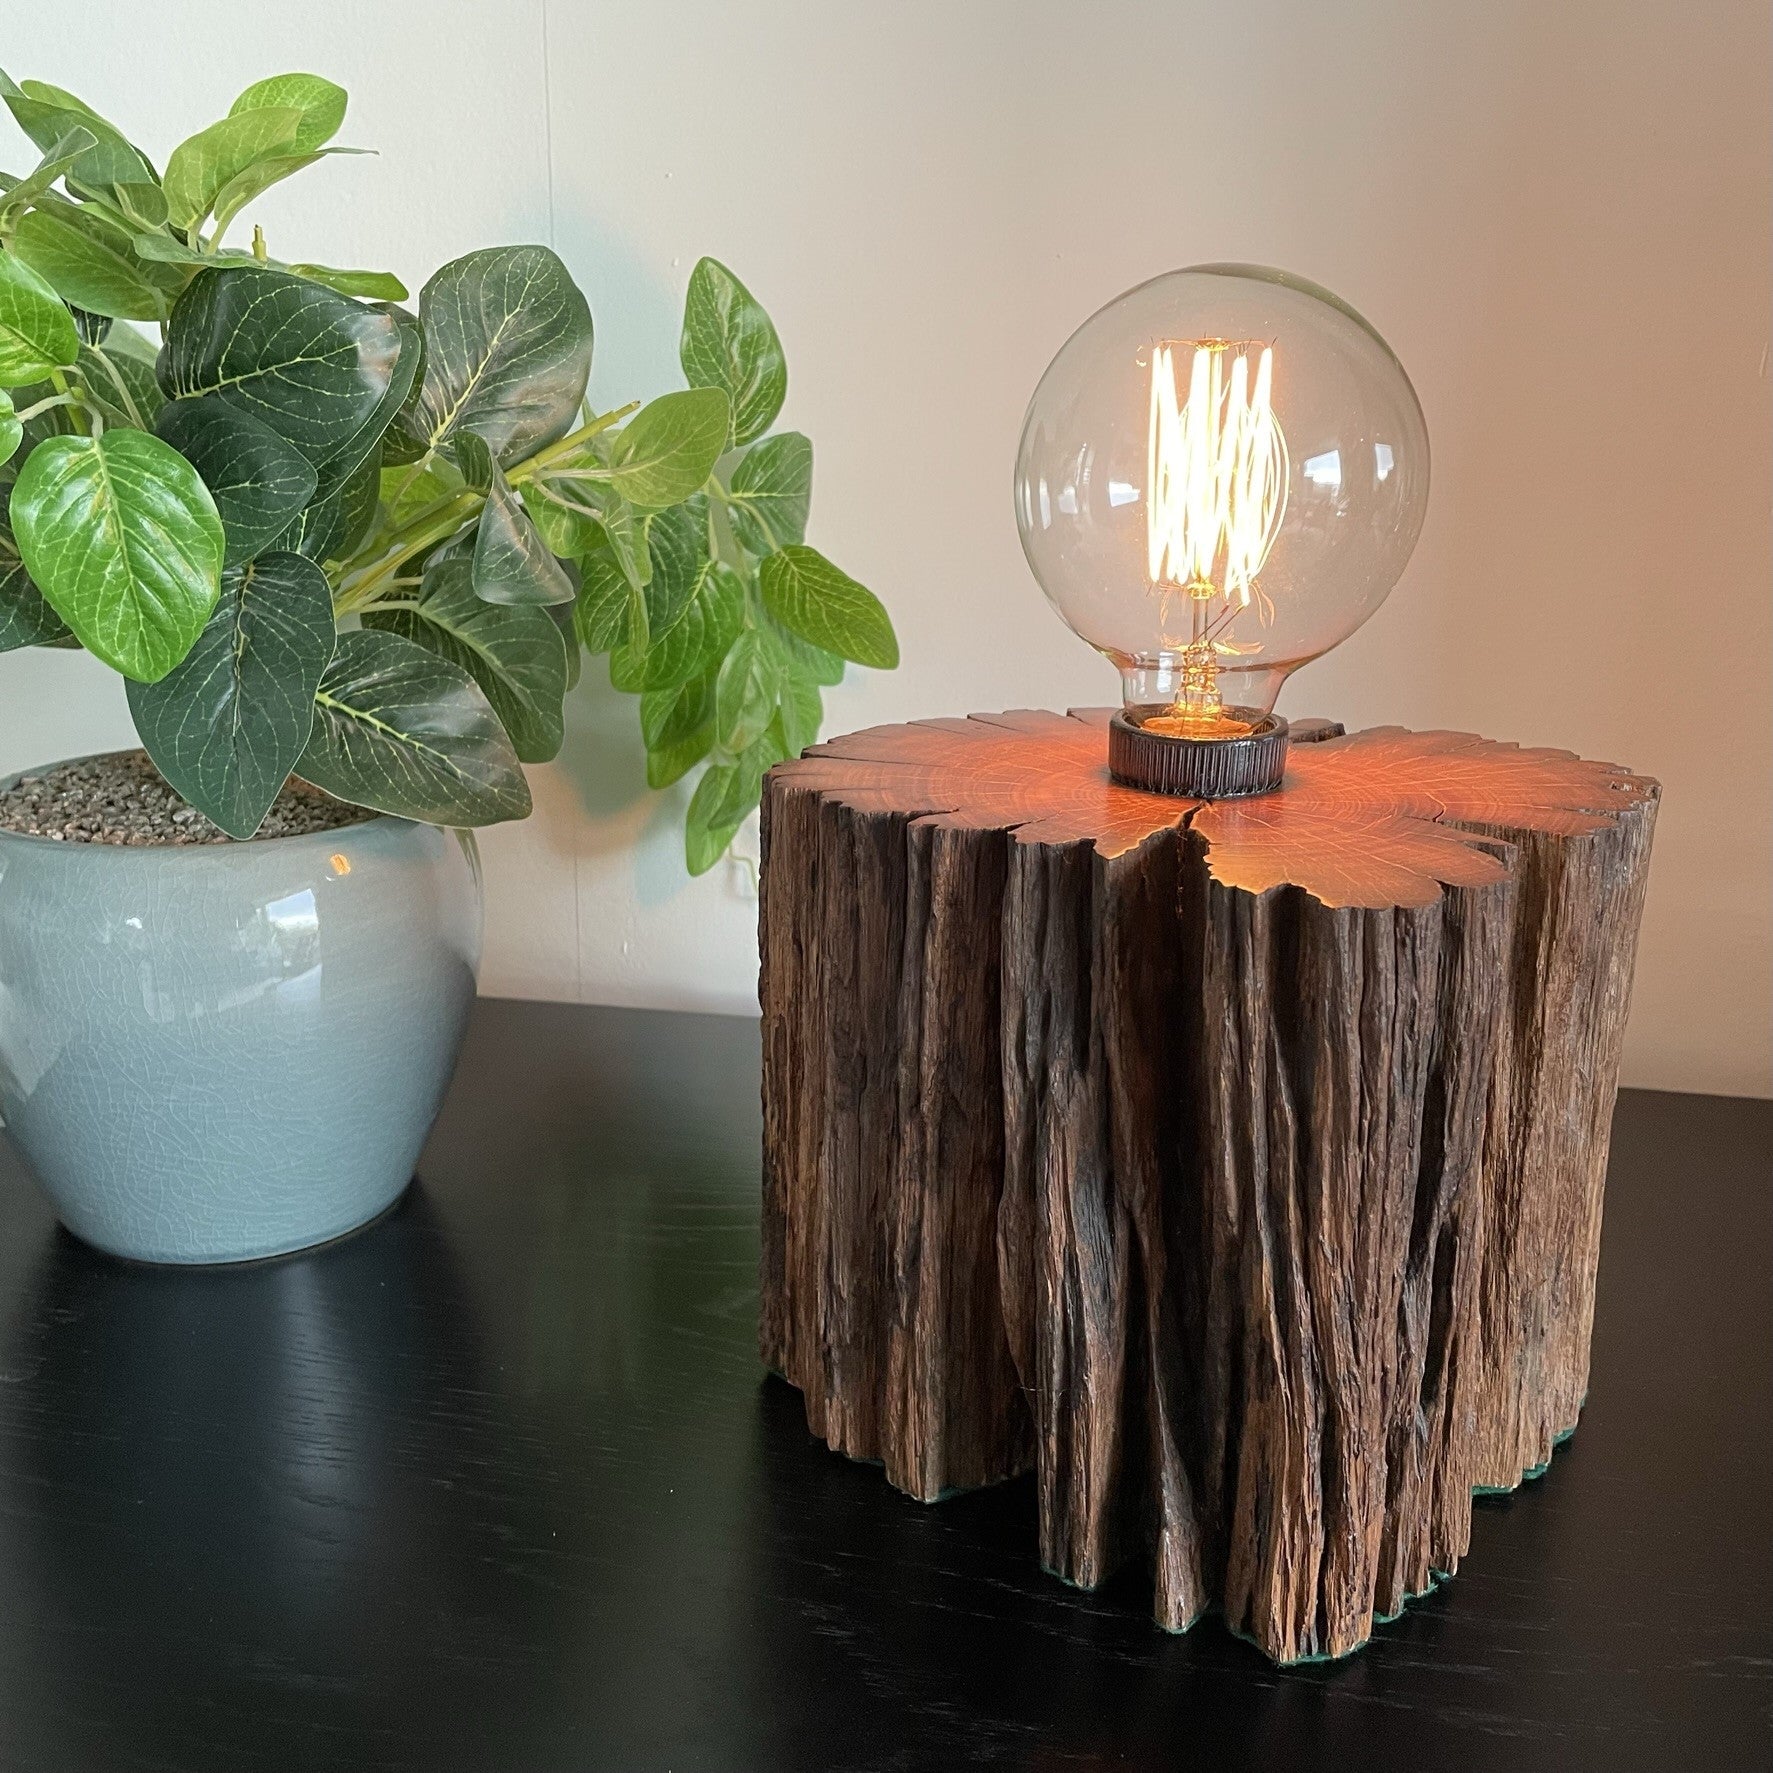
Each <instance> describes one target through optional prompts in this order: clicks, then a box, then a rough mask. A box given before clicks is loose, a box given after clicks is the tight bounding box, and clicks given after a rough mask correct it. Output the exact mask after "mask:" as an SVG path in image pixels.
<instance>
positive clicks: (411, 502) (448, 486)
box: [381, 456, 462, 524]
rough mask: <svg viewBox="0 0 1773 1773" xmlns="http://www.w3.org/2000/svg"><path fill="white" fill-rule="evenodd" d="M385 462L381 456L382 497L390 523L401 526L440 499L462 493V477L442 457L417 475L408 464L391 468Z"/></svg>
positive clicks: (385, 459)
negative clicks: (416, 513)
mask: <svg viewBox="0 0 1773 1773" xmlns="http://www.w3.org/2000/svg"><path fill="white" fill-rule="evenodd" d="M386 461H387V458H386V457H385V456H384V457H383V463H384V466H383V468H382V473H381V483H382V484H381V496H382V499H383V501H384V502H385V503H386V504H387V507H388V519H389V521H390V522H391V523H397V524H398V523H404V522H405V521H406V519H407V518H409V517H411V516H412V515H413V514H414V513H415V512H418V511H422V510H423V509H424V508H425V507H426V506H427V505H434V504H436V503H437V501H438V500H439V499H442V498H447V497H448V496H449V495H450V494H451V493H454V492H460V491H461V488H462V477H461V475H460V474H458V473H457V472H456V470H455V468H454V467H453V466H452V465H451V464H450V463H448V462H446V461H444V460H443V459H442V457H441V456H440V457H439V458H438V459H437V460H436V461H435V462H433V463H432V464H431V466H430V467H429V468H426V469H424V470H422V471H421V472H420V473H418V474H414V473H413V472H412V467H411V464H410V463H408V464H404V465H402V466H400V467H393V468H391V467H388V466H387V465H386Z"/></svg>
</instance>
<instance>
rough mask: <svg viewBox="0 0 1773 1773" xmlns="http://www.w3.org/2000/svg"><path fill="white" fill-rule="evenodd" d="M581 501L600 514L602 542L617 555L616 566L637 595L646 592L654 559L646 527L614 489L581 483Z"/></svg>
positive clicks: (598, 517) (631, 507)
mask: <svg viewBox="0 0 1773 1773" xmlns="http://www.w3.org/2000/svg"><path fill="white" fill-rule="evenodd" d="M578 495H579V497H580V499H582V500H583V502H584V503H585V504H586V505H587V506H588V507H589V508H590V509H592V510H594V511H595V512H596V513H597V521H598V524H599V526H600V528H601V529H602V531H603V539H604V541H605V542H606V543H607V544H608V545H609V549H610V552H611V553H612V554H614V555H615V557H616V563H617V564H618V565H619V566H620V567H621V569H622V571H623V573H624V574H625V575H626V577H627V580H628V583H629V584H630V585H632V586H633V587H634V589H635V590H636V591H644V590H645V589H646V585H647V581H648V580H649V579H651V578H652V576H653V557H652V553H651V551H650V549H649V548H648V546H647V525H646V524H645V523H643V522H642V521H641V519H640V518H639V517H638V516H637V515H636V513H635V510H634V507H633V506H632V505H630V504H629V503H628V501H627V500H626V499H625V498H623V497H622V495H621V494H620V493H619V492H617V491H616V489H615V488H614V487H613V486H599V485H598V484H597V483H596V482H595V481H590V482H582V483H581V484H580V486H579V488H578Z"/></svg>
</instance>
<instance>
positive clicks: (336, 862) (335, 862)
mask: <svg viewBox="0 0 1773 1773" xmlns="http://www.w3.org/2000/svg"><path fill="white" fill-rule="evenodd" d="M326 859H327V861H329V862H330V863H331V864H332V871H333V873H334V874H349V873H350V872H351V862H350V858H349V857H346V856H328V857H327V858H326Z"/></svg>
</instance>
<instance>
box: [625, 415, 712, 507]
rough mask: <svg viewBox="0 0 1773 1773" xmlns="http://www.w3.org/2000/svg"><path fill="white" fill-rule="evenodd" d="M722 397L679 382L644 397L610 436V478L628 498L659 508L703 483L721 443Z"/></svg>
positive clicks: (686, 495)
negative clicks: (642, 403)
mask: <svg viewBox="0 0 1773 1773" xmlns="http://www.w3.org/2000/svg"><path fill="white" fill-rule="evenodd" d="M727 412H728V409H727V399H726V395H725V394H724V393H723V392H722V391H721V390H720V389H719V388H684V389H680V390H679V391H678V392H677V393H675V394H661V395H660V396H659V397H658V399H657V400H649V401H648V402H647V403H646V405H645V406H643V407H642V408H641V409H640V411H639V412H637V413H636V414H635V415H634V417H633V418H631V419H630V420H629V421H628V423H627V424H626V425H624V426H623V427H622V429H621V430H620V431H618V432H616V434H615V436H614V437H613V438H612V439H611V440H610V446H609V467H610V482H611V484H612V485H613V486H614V487H615V489H616V491H617V492H619V493H620V494H621V495H622V497H623V498H625V499H627V500H628V501H629V502H630V503H631V504H635V505H640V506H643V507H645V508H646V509H649V510H662V509H663V508H664V507H666V506H667V505H675V504H677V503H678V502H679V501H680V500H683V499H687V498H688V497H689V496H690V494H691V493H694V492H697V491H699V490H700V489H701V487H702V486H704V485H705V484H706V483H707V479H708V476H709V475H710V474H712V473H713V472H714V464H715V463H716V462H717V461H718V460H719V459H720V456H721V452H722V451H723V450H725V448H726V436H727Z"/></svg>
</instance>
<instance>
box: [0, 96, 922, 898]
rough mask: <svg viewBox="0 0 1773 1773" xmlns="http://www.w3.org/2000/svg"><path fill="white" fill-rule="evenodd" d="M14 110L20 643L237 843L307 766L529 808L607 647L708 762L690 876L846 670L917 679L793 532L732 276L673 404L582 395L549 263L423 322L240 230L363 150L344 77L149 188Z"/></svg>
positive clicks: (192, 145)
mask: <svg viewBox="0 0 1773 1773" xmlns="http://www.w3.org/2000/svg"><path fill="white" fill-rule="evenodd" d="M0 96H3V97H4V99H5V102H6V104H7V105H8V106H9V107H10V109H11V111H12V114H13V116H14V117H15V118H16V119H17V121H18V123H19V125H20V126H21V127H22V128H23V130H24V131H25V133H26V134H27V135H28V136H29V137H30V138H31V140H32V141H33V142H34V143H35V144H36V146H37V148H38V150H39V151H40V153H41V155H42V158H41V160H40V162H39V164H38V165H37V166H36V168H35V169H34V170H33V171H31V172H29V173H27V174H25V175H23V176H22V177H12V176H6V175H0V464H3V465H0V492H3V493H4V494H5V498H6V509H7V522H6V524H5V525H4V526H0V650H6V649H10V648H13V647H19V646H30V645H47V646H83V647H85V648H86V649H87V650H89V651H90V652H92V653H93V654H95V655H96V656H97V657H98V658H100V659H102V660H103V661H104V662H105V663H106V664H107V665H110V666H111V667H112V668H113V669H115V670H117V671H118V672H120V673H122V675H123V676H124V677H125V678H126V679H127V680H128V695H129V705H130V709H131V712H132V714H133V716H134V719H135V723H136V729H137V731H138V733H139V734H140V736H141V741H142V744H143V746H144V747H145V748H146V750H147V752H148V755H149V756H150V757H151V758H152V759H153V761H154V763H155V765H156V767H157V768H158V769H159V770H160V771H161V773H162V774H163V775H164V776H165V777H166V778H167V780H168V781H169V782H170V783H171V784H172V785H173V786H174V787H175V788H176V789H177V790H178V791H179V792H180V793H181V794H182V795H184V797H185V798H186V799H187V800H189V801H190V803H191V804H192V805H193V806H195V807H197V808H198V809H199V810H200V811H201V812H203V813H205V814H207V815H208V816H209V817H210V818H212V819H213V820H214V821H215V822H216V823H217V824H218V825H220V826H221V827H222V828H223V829H224V830H225V831H227V832H229V833H231V834H232V835H233V836H236V837H249V836H251V835H252V833H253V832H254V831H256V830H257V828H258V826H259V824H260V821H261V820H262V819H263V817H264V815H265V812H266V811H267V809H268V808H269V807H270V805H271V802H272V801H273V800H274V799H275V797H276V795H277V793H278V791H279V789H280V788H281V787H282V785H283V783H284V782H285V780H286V779H287V778H288V777H289V776H290V775H291V774H292V773H294V774H297V775H299V776H301V777H302V778H304V779H305V780H307V781H310V782H312V783H315V784H316V785H318V786H319V787H321V788H324V789H326V790H327V791H328V792H330V793H332V794H335V795H337V796H338V797H339V798H341V799H343V800H347V801H350V802H353V803H355V804H358V805H361V806H365V807H372V808H375V809H377V810H379V811H382V812H389V813H396V814H400V815H402V816H404V817H407V818H413V819H422V820H428V821H430V822H433V823H437V824H445V825H482V824H489V823H492V822H495V821H498V820H502V819H510V818H520V817H522V816H523V815H524V814H526V813H527V812H528V811H529V807H530V799H529V790H528V787H527V785H526V783H525V781H524V776H523V771H522V769H521V767H520V765H521V764H522V763H525V762H532V763H533V762H542V761H545V760H547V759H548V758H551V757H553V756H554V755H555V753H556V752H557V751H558V750H559V748H560V745H561V741H562V735H563V714H562V704H563V700H564V698H565V696H566V695H567V693H568V691H569V690H570V689H571V687H572V685H573V683H574V682H575V681H576V679H577V676H578V672H579V666H580V652H581V648H583V650H585V651H588V652H592V653H602V654H607V655H608V660H609V674H610V681H611V682H612V684H613V685H614V686H615V687H616V688H617V689H619V690H623V691H628V692H631V693H633V694H635V695H637V696H638V697H639V701H640V708H639V714H640V727H641V733H642V735H643V737H644V740H645V743H646V755H647V779H648V782H649V783H650V784H651V785H652V786H653V787H655V788H660V787H664V786H666V785H667V784H669V783H671V782H674V781H676V780H678V779H679V778H680V777H682V776H684V775H685V774H686V773H687V772H688V771H689V770H691V769H692V768H694V767H696V766H697V765H699V764H702V763H704V761H706V764H707V767H706V769H705V771H704V773H703V775H702V777H701V780H700V781H699V783H698V784H697V786H696V789H695V793H694V795H693V797H692V798H691V801H690V806H689V813H688V819H687V824H686V834H685V847H686V855H687V860H688V863H689V866H690V868H691V870H692V871H694V872H701V871H702V870H703V869H706V868H707V867H708V866H710V865H711V864H712V863H713V862H714V861H715V860H716V859H717V858H718V857H719V856H720V854H721V853H722V852H723V851H724V850H725V849H726V847H727V845H728V843H729V842H730V841H731V839H732V836H733V834H734V832H735V831H736V829H737V828H738V826H739V824H740V822H741V821H742V820H743V818H744V817H745V815H746V813H747V812H749V811H750V809H751V808H752V807H754V806H755V805H756V804H757V799H758V794H759V790H760V785H761V782H762V778H763V774H764V772H765V771H766V770H767V769H768V768H769V766H770V765H771V764H772V763H775V762H777V761H779V760H780V759H782V758H785V757H789V756H792V755H794V754H795V753H796V752H797V751H799V750H800V749H801V748H802V747H803V746H805V745H807V744H810V743H811V742H812V740H813V739H814V737H815V736H816V734H817V732H818V728H819V723H820V719H821V714H822V708H821V701H820V691H821V689H822V688H823V687H825V686H827V685H830V684H834V683H836V682H838V680H839V679H840V678H841V677H842V675H843V671H844V668H845V661H846V660H853V661H855V662H856V663H858V664H862V665H869V666H875V667H881V668H885V667H891V666H893V665H895V664H896V663H897V662H898V646H897V642H896V641H895V639H894V636H893V629H892V624H891V622H890V621H889V620H888V618H887V615H886V612H885V610H884V609H883V608H882V607H881V605H880V603H879V601H878V600H877V599H876V598H875V597H874V596H873V594H872V593H871V592H869V591H867V590H866V589H865V588H864V587H863V586H861V585H859V584H858V583H857V582H856V581H855V580H854V579H851V578H849V577H848V576H847V575H846V574H844V573H843V572H841V571H839V569H838V568H837V567H835V566H833V565H832V564H831V562H830V561H828V560H827V559H826V558H825V557H824V556H823V555H822V554H820V553H819V552H818V551H817V550H816V549H813V548H811V547H809V546H808V545H807V542H806V526H807V513H808V508H809V504H810V498H811V486H812V446H811V444H810V443H809V442H808V441H807V439H806V438H805V437H803V436H801V435H800V434H799V433H798V432H793V431H786V432H779V433H774V434H771V433H770V426H771V425H772V424H773V423H774V422H775V419H776V417H777V415H778V414H779V412H780V411H781V408H782V402H783V398H784V395H785V393H786V389H787V373H786V368H785V365H784V361H783V356H782V347H781V342H780V340H779V339H778V337H777V335H776V330H775V328H774V326H773V325H771V323H770V320H769V316H768V315H767V314H766V313H765V312H764V311H763V309H762V308H761V307H760V306H759V305H758V303H757V302H756V301H755V300H754V299H753V298H752V296H751V295H750V293H749V292H748V291H747V290H746V288H745V287H744V285H743V284H742V283H740V282H739V280H738V279H737V278H736V277H734V276H733V275H732V273H731V272H730V271H728V270H727V269H726V268H725V267H724V266H722V265H720V264H718V263H716V262H715V261H714V260H713V259H703V260H702V261H701V263H699V264H698V265H697V266H696V268H695V271H694V273H693V274H692V275H691V277H690V281H689V289H688V294H687V299H686V302H685V307H684V320H683V335H682V344H681V360H682V364H683V370H684V375H685V379H686V380H687V382H688V383H689V386H688V387H687V388H684V389H681V390H679V391H677V392H674V393H668V394H662V395H660V396H658V397H657V398H656V399H653V400H651V401H648V402H647V403H646V404H645V405H637V404H630V405H627V406H623V407H620V408H618V409H617V410H615V411H611V412H602V413H597V412H592V411H591V410H590V409H589V407H588V406H587V405H586V403H585V388H586V382H587V378H588V376H589V373H590V367H591V346H592V323H591V312H590V308H589V306H588V305H587V303H586V300H585V297H584V296H583V294H582V293H581V292H580V291H579V289H578V288H577V286H576V285H575V284H574V282H573V280H572V278H571V277H570V276H569V275H568V273H567V270H566V267H565V266H564V265H563V264H562V263H561V261H560V260H559V259H558V258H557V257H556V256H555V255H554V254H553V253H552V252H550V251H549V250H548V249H547V248H546V247H541V246H512V247H492V248H488V249H485V250H483V251H479V252H473V253H469V254H468V255H467V256H466V257H465V258H460V259H457V260H455V261H454V262H453V263H451V264H448V265H445V266H444V267H443V269H442V270H440V271H438V272H437V273H436V274H435V275H434V276H433V277H432V278H431V280H430V281H429V282H428V283H426V285H425V286H424V288H423V289H422V290H421V291H420V292H419V300H418V304H417V307H418V312H417V313H416V315H415V314H413V313H411V312H410V311H408V310H407V309H406V308H404V307H402V306H401V305H400V304H401V302H402V301H403V300H404V299H405V297H406V290H405V289H404V288H403V287H402V286H401V284H400V283H399V281H398V280H397V279H395V278H394V277H392V276H389V275H387V274H386V273H382V272H370V271H351V270H337V269H333V268H331V267H329V266H325V265H321V264H317V263H312V262H307V261H295V262H283V261H279V260H277V259H274V258H272V257H271V256H270V254H269V251H268V249H267V245H266V242H265V239H264V236H263V234H262V232H261V231H260V230H259V229H258V228H256V227H255V228H253V230H252V234H251V245H250V247H244V248H242V247H236V246H229V245H226V244H224V241H225V239H226V237H227V235H228V233H229V230H230V228H231V227H232V226H233V225H234V224H235V223H236V222H237V221H238V220H239V218H240V217H241V216H242V214H243V213H244V212H245V210H246V208H247V206H248V205H249V204H250V203H251V202H252V201H253V199H254V198H256V197H257V196H258V195H259V194H260V193H261V192H263V191H264V190H265V189H266V188H267V187H269V186H270V185H271V184H273V183H275V182H276V181H278V180H279V179H282V178H286V177H288V176H289V175H290V174H292V173H295V172H298V171H300V170H302V169H303V168H304V167H307V166H309V165H311V164H313V163H314V162H315V161H316V160H318V159H320V158H321V157H322V156H324V155H328V154H333V153H342V152H349V151H350V150H346V149H340V148H337V147H334V146H332V145H330V144H331V143H332V138H333V136H334V135H335V134H336V132H337V131H338V129H339V127H340V125H341V123H342V122H343V120H344V114H345V93H344V92H343V91H342V90H341V89H340V88H339V87H337V86H335V85H333V84H332V83H331V82H329V81H326V80H322V79H320V78H318V77H317V76H315V75H312V74H283V75H277V76H275V77H273V78H271V79H269V80H263V81H260V82H259V83H258V84H256V85H254V86H251V87H249V88H248V89H247V90H246V91H245V92H243V93H242V94H241V95H240V97H239V98H238V99H236V100H235V102H234V104H233V106H232V108H231V109H230V111H229V114H228V115H227V116H226V117H225V118H223V119H222V120H221V121H220V122H218V123H214V124H211V125H210V126H209V127H208V128H207V129H203V130H200V131H199V132H198V133H197V134H196V135H194V136H192V137H191V138H190V139H189V140H187V141H185V142H182V143H180V144H179V146H178V147H176V148H175V149H174V150H173V151H172V153H171V155H170V156H169V157H168V159H167V162H166V166H165V168H164V170H163V171H159V170H156V168H155V167H154V166H153V165H152V164H151V163H150V161H149V160H148V158H147V156H146V155H145V154H144V153H143V152H142V151H141V150H140V149H139V148H137V147H136V146H135V145H134V144H133V143H131V142H130V141H128V140H127V139H126V138H125V137H124V136H123V135H122V134H121V133H119V131H118V130H117V129H116V128H114V127H113V126H112V125H111V124H110V123H108V122H106V121H105V120H104V119H103V118H101V117H99V116H98V115H96V114H95V113H94V112H93V111H92V110H90V109H89V108H88V107H87V106H86V105H84V104H83V103H82V102H81V101H80V100H79V99H77V98H75V97H74V96H73V95H72V94H70V93H67V92H64V91H62V90H61V89H60V88H59V87H54V86H49V85H46V84H45V83H43V82H41V81H25V82H23V83H22V84H17V85H15V84H14V83H13V82H12V81H11V80H10V79H8V78H6V76H5V75H4V74H0ZM143 325H147V326H151V327H154V328H156V329H157V330H158V333H159V341H158V347H157V348H156V346H155V344H154V343H151V342H150V341H149V339H148V338H147V337H146V336H144V334H143V332H142V331H140V330H138V328H139V327H140V326H143Z"/></svg>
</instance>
